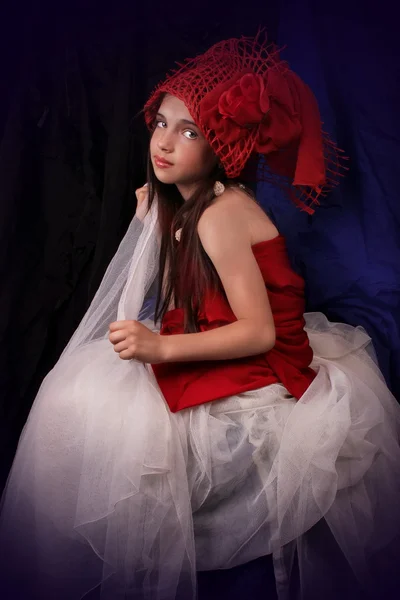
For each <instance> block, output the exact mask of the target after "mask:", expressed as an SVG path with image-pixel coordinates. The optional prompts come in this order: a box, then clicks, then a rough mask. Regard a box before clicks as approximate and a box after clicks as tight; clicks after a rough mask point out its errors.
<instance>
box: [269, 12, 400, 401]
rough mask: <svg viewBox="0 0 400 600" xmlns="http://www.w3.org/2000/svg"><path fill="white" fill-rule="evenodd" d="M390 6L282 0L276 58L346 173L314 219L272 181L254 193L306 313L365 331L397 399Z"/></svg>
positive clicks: (398, 274)
mask: <svg viewBox="0 0 400 600" xmlns="http://www.w3.org/2000/svg"><path fill="white" fill-rule="evenodd" d="M386 8H388V7H385V6H384V3H380V4H379V7H377V4H376V3H375V4H374V5H372V3H371V5H370V4H369V3H368V2H367V3H362V4H360V5H359V7H357V6H356V3H355V2H352V1H351V0H350V2H346V3H345V2H343V1H342V0H339V2H336V3H335V5H334V6H327V3H325V2H322V3H321V2H320V1H319V0H303V1H302V2H296V0H282V2H281V11H280V20H279V35H278V43H279V45H280V46H281V47H282V46H287V48H285V49H284V51H283V52H282V56H283V57H284V58H286V59H287V60H288V61H289V63H290V65H291V67H292V68H293V70H294V71H296V72H297V73H298V74H299V75H300V76H301V77H302V78H303V79H304V80H305V81H306V82H307V83H308V84H309V85H310V86H311V88H312V89H313V90H314V93H315V95H316V96H317V99H318V101H319V104H320V107H321V114H322V119H323V121H324V123H325V129H326V130H327V131H329V132H330V133H332V136H333V138H334V139H335V140H336V141H337V142H338V145H339V146H340V147H341V148H343V149H344V150H345V151H346V154H347V155H348V156H349V158H350V161H349V167H350V170H349V172H348V175H347V177H346V178H345V179H344V180H343V181H342V183H341V186H340V188H339V189H337V190H335V192H333V193H332V194H331V195H330V197H329V198H328V199H327V200H326V201H325V202H324V204H323V205H322V206H321V207H319V208H318V209H317V211H316V213H315V215H313V216H312V217H310V216H308V215H307V214H306V213H301V212H299V211H298V209H296V208H294V207H292V206H291V204H290V202H289V201H287V200H285V199H283V198H282V197H280V195H279V194H278V193H277V192H275V191H274V190H272V189H271V188H270V187H269V186H268V185H265V184H262V185H260V186H259V190H258V196H259V198H260V200H261V202H262V204H263V205H264V206H265V207H266V208H267V209H268V210H269V211H270V213H271V215H272V216H273V218H274V220H275V221H276V223H277V226H278V228H279V229H280V230H281V232H282V233H283V234H284V235H285V236H286V238H287V241H288V246H289V252H290V254H291V257H292V260H293V262H294V265H295V267H297V268H298V269H299V270H300V271H301V273H302V274H303V275H304V276H305V279H306V283H307V310H309V311H312V310H321V311H322V312H324V313H325V314H326V315H327V316H328V318H329V319H330V320H337V321H342V322H346V323H350V324H352V325H363V326H364V327H365V329H366V330H367V331H368V333H369V335H370V336H371V337H372V339H373V342H374V346H375V350H376V352H377V355H378V360H379V362H380V367H381V369H382V371H383V373H384V375H385V377H386V380H387V383H388V385H389V387H390V388H391V389H392V391H393V392H394V393H395V395H396V396H397V398H398V399H399V400H400V203H399V192H398V189H399V185H398V175H399V172H400V148H399V145H400V119H399V117H398V107H399V106H400V93H399V91H400V84H399V82H400V78H399V65H400V61H399V52H398V42H397V41H396V37H397V36H395V35H394V23H395V21H394V18H393V15H392V14H391V12H390V10H385V9H386Z"/></svg>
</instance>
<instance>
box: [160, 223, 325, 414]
mask: <svg viewBox="0 0 400 600" xmlns="http://www.w3.org/2000/svg"><path fill="white" fill-rule="evenodd" d="M252 250H253V253H254V256H255V258H256V260H257V263H258V265H259V267H260V270H261V272H262V275H263V278H264V281H265V285H266V288H267V291H268V297H269V301H270V304H271V309H272V313H273V316H274V322H275V328H276V343H275V346H274V347H273V348H272V350H269V352H267V353H263V354H258V355H256V356H246V357H244V358H236V359H229V360H215V361H196V362H193V361H192V362H176V363H160V364H155V365H152V368H153V371H154V374H155V377H156V379H157V381H158V384H159V386H160V389H161V391H162V393H163V395H164V397H165V399H166V401H167V403H168V406H169V408H170V410H171V411H172V412H177V411H179V410H182V409H183V408H188V407H190V406H196V405H198V404H203V403H205V402H211V401H212V400H218V399H220V398H225V397H227V396H233V395H236V394H240V393H241V392H247V391H250V390H255V389H258V388H261V387H264V386H266V385H270V384H271V383H278V382H280V383H283V385H284V386H285V387H286V389H287V390H288V392H290V394H291V395H292V396H294V397H295V398H297V399H299V398H300V397H301V396H302V394H303V393H304V392H305V391H306V389H307V388H308V386H309V385H310V383H311V382H312V381H313V379H314V377H315V372H314V371H313V370H312V369H311V368H310V366H309V365H310V363H311V361H312V358H313V352H312V349H311V347H310V344H309V340H308V336H307V334H306V332H305V331H304V325H305V321H304V317H303V314H304V309H305V301H304V280H303V279H302V277H300V276H299V275H297V273H295V271H293V269H292V267H291V265H290V262H289V257H288V254H287V250H286V244H285V240H284V238H283V237H282V236H281V235H279V236H278V237H275V238H273V239H272V240H266V241H263V242H259V243H258V244H255V245H254V246H252ZM236 320H237V319H236V317H235V315H234V313H233V312H232V309H231V308H230V306H229V303H228V302H227V301H226V299H225V298H224V297H223V296H222V295H217V296H214V295H213V296H212V297H211V295H210V294H208V295H207V294H205V298H204V303H203V306H202V307H201V311H200V315H199V327H200V331H208V330H209V329H215V328H216V327H221V326H223V325H228V324H229V323H233V322H234V321H236ZM179 333H184V331H183V309H182V308H176V309H173V310H170V311H168V312H167V313H165V315H164V318H163V320H162V324H161V330H160V334H161V335H175V334H179Z"/></svg>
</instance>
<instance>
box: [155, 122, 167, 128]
mask: <svg viewBox="0 0 400 600" xmlns="http://www.w3.org/2000/svg"><path fill="white" fill-rule="evenodd" d="M164 125H165V126H167V124H166V123H165V122H164V121H156V123H155V127H162V128H164Z"/></svg>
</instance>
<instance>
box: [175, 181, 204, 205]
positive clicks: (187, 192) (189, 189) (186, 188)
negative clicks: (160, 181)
mask: <svg viewBox="0 0 400 600" xmlns="http://www.w3.org/2000/svg"><path fill="white" fill-rule="evenodd" d="M198 185H199V183H198V182H196V183H188V184H184V183H177V184H176V187H177V188H178V190H179V193H180V194H181V196H182V198H183V199H184V201H185V202H187V200H189V198H190V197H191V196H192V194H193V193H194V192H195V191H196V188H197V186H198Z"/></svg>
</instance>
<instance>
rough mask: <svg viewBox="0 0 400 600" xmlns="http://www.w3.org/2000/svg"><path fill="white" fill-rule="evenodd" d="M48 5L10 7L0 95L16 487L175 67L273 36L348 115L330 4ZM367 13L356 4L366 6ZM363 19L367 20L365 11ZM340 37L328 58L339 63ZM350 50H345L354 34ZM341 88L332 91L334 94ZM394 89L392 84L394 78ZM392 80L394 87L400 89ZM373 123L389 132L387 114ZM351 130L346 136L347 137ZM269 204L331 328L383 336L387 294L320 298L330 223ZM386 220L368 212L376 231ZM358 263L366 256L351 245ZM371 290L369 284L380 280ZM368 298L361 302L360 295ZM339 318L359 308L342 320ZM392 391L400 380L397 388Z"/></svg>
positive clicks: (7, 390)
mask: <svg viewBox="0 0 400 600" xmlns="http://www.w3.org/2000/svg"><path fill="white" fill-rule="evenodd" d="M47 4H48V6H46V8H43V7H40V8H39V7H37V6H36V5H32V7H29V6H23V7H20V6H18V5H15V4H14V5H10V6H9V7H6V9H5V8H3V13H5V17H4V18H3V19H1V20H0V28H1V30H0V33H1V35H0V44H1V46H0V48H1V57H0V61H1V65H2V80H3V82H4V83H5V84H6V85H5V86H4V87H5V92H4V93H3V94H2V95H0V141H1V144H0V206H1V215H0V240H1V252H0V270H1V279H0V281H1V296H0V302H1V303H0V332H1V341H2V344H1V350H0V351H1V355H0V364H1V366H2V370H1V380H0V393H1V401H0V418H1V436H0V440H1V456H2V462H1V475H2V479H3V481H4V480H5V477H6V475H7V472H8V469H9V467H10V465H11V460H12V457H13V453H14V450H15V447H16V444H17V441H18V436H19V433H20V431H21V429H22V427H23V425H24V422H25V420H26V417H27V415H28V413H29V409H30V406H31V404H32V401H33V399H34V397H35V394H36V392H37V389H38V387H39V385H40V383H41V381H42V379H43V377H44V376H45V374H46V373H47V372H48V370H49V369H50V368H51V367H52V366H53V364H54V363H55V362H56V360H57V359H58V356H59V355H60V353H61V351H62V349H63V347H64V346H65V344H66V342H67V341H68V339H69V337H70V336H71V334H72V333H73V331H74V329H75V327H76V326H77V324H78V322H79V321H80V319H81V317H82V315H83V313H84V312H85V309H86V308H87V306H88V305H89V303H90V301H91V298H92V297H93V295H94V293H95V291H96V288H97V286H98V284H99V282H100V280H101V278H102V275H103V273H104V271H105V269H106V267H107V264H108V262H109V260H110V258H111V256H112V255H113V253H114V251H115V249H116V247H117V245H118V243H119V240H120V239H121V238H122V236H123V234H124V232H125V230H126V227H127V225H128V223H129V221H130V219H131V217H132V215H133V213H134V210H135V206H136V199H135V195H134V190H135V189H136V188H137V187H139V186H140V185H142V184H143V182H144V177H145V153H146V148H147V132H146V131H145V128H144V124H143V120H142V118H141V116H140V115H138V112H139V111H140V109H141V107H142V105H143V103H144V101H145V100H146V98H147V96H148V94H149V92H150V91H151V89H152V88H153V86H154V85H155V84H156V83H157V81H158V80H159V79H160V78H162V77H163V76H164V74H165V72H166V70H167V69H169V68H170V67H171V66H172V65H173V63H174V61H176V60H178V61H179V60H182V59H184V58H185V57H188V56H193V55H195V54H197V53H199V52H202V51H204V50H205V49H206V48H208V47H209V46H210V45H211V44H213V43H215V42H216V41H218V40H220V39H223V38H225V37H231V36H237V35H241V34H244V35H254V33H255V32H256V30H257V28H258V27H259V26H260V25H263V26H265V27H267V29H268V31H269V34H270V38H271V39H272V40H278V41H279V42H280V43H288V44H290V45H291V47H290V48H289V49H288V54H287V55H286V56H287V58H289V59H290V60H292V59H293V61H294V62H293V67H294V68H296V67H298V69H299V73H300V75H302V76H303V77H304V78H305V79H306V80H307V81H309V83H310V84H311V85H313V86H314V84H315V83H317V84H318V85H317V86H316V88H317V89H316V92H317V96H318V99H319V100H320V101H321V99H322V100H324V99H325V100H326V103H325V107H326V106H334V107H335V110H337V107H338V106H339V105H338V104H337V102H336V103H335V101H334V97H335V98H336V99H337V95H335V85H334V80H333V79H332V80H331V81H330V80H329V77H330V73H332V69H331V68H330V64H331V63H330V61H332V60H333V59H334V58H333V57H334V53H333V50H332V48H333V46H334V44H335V42H334V39H333V38H334V35H335V32H334V31H331V30H329V14H330V10H331V8H330V6H329V4H328V5H325V4H324V3H320V2H318V3H313V2H311V0H310V1H307V0H300V1H299V2H297V3H296V11H294V12H293V15H292V13H291V11H292V8H293V3H292V2H284V1H283V0H275V1H274V2H270V3H265V2H263V3H260V2H259V1H258V0H257V1H256V0H250V1H247V2H245V3H240V4H235V3H224V4H226V5H225V6H222V4H221V5H216V3H213V2H203V3H201V4H200V3H196V4H195V5H193V7H191V5H190V3H188V2H186V3H181V4H180V3H179V2H176V3H165V2H164V3H161V2H160V3H154V2H153V3H140V4H139V3H134V8H131V9H130V10H129V11H128V10H125V11H123V10H117V8H116V6H111V7H109V10H108V12H107V13H105V12H103V13H102V14H99V13H96V12H94V11H93V9H92V8H91V9H89V8H85V7H86V5H83V6H82V5H80V6H79V7H78V8H76V9H73V8H72V7H71V8H70V10H69V11H68V10H65V9H64V12H63V9H62V8H61V7H60V6H59V5H57V4H55V5H54V6H53V5H51V4H50V3H47ZM127 4H128V3H127ZM132 4H133V3H132ZM316 4H318V7H319V8H318V19H317V21H318V23H323V24H324V27H326V30H325V32H324V31H321V30H319V31H317V30H314V29H313V25H312V23H310V14H311V15H312V14H314V13H315V11H314V13H313V10H312V7H313V6H314V5H315V6H316ZM350 4H351V0H350ZM350 4H349V3H346V5H348V6H350ZM353 4H354V6H355V4H356V3H355V0H354V2H353ZM357 4H358V3H357ZM303 5H304V10H303V8H302V7H303ZM346 5H345V3H342V7H341V10H342V11H343V13H342V15H341V22H345V21H346V10H347V8H346ZM310 7H311V9H310ZM359 10H360V11H362V10H363V7H362V5H360V8H359ZM324 11H325V12H324ZM336 13H337V11H336ZM350 13H351V15H352V17H351V18H352V19H354V18H355V16H356V14H357V11H356V10H355V9H352V10H351V11H350ZM321 14H323V18H322V17H321ZM299 15H300V16H301V15H302V16H303V20H302V19H301V18H299ZM376 18H377V20H380V22H382V27H385V23H388V21H389V20H390V18H391V17H390V15H388V13H386V12H379V11H378V12H377V17H376ZM290 23H291V25H290ZM279 24H281V27H280V30H279V27H278V26H279ZM278 30H279V31H280V35H279V36H278ZM296 31H297V33H299V31H300V34H301V31H304V32H306V34H307V36H308V38H307V40H308V43H307V44H305V43H304V40H303V39H302V37H301V35H295V34H294V32H296ZM347 31H348V30H347ZM328 34H329V36H330V37H329V36H328V38H329V40H331V42H330V50H329V52H328V51H327V50H326V48H327V43H328V42H327V39H328V38H326V36H327V35H328ZM355 35H357V34H355ZM322 40H325V45H324V55H323V56H322V55H321V62H320V63H319V65H320V66H321V65H322V66H321V68H322V72H321V73H320V74H319V77H320V79H319V80H318V81H317V82H315V81H313V77H312V76H311V75H310V73H309V72H308V71H309V68H307V65H308V67H309V65H310V64H311V63H310V60H309V59H310V57H311V56H312V57H314V58H315V55H316V54H317V55H318V53H320V52H321V48H322V46H323V44H322ZM337 43H338V46H339V45H340V37H338V39H337ZM310 48H311V50H310ZM371 48H373V40H371ZM310 52H311V54H307V53H310ZM380 52H381V53H382V48H381V49H380ZM347 60H348V62H349V63H351V62H352V63H353V66H352V68H353V70H354V72H357V71H359V70H360V66H361V65H363V63H364V60H365V57H364V56H363V54H362V53H359V54H357V55H354V56H348V57H347ZM368 60H370V58H368ZM387 60H388V62H387V63H386V65H384V66H385V69H387V70H388V69H389V66H388V65H389V63H391V61H392V62H393V61H394V57H393V55H392V54H391V55H390V56H389V55H388V56H387ZM334 72H335V78H336V79H337V80H338V81H340V73H339V72H338V71H337V69H336V70H335V71H334ZM314 74H315V73H314ZM348 80H350V78H349V77H348V76H347V81H348ZM327 81H328V82H329V85H324V82H327ZM343 81H344V79H343ZM388 81H389V77H387V78H386V79H385V82H388ZM393 81H394V83H393V87H394V86H395V85H396V84H395V76H394V80H393ZM397 85H398V80H397ZM341 94H342V95H343V90H342V89H341ZM354 97H355V98H356V95H354ZM371 106H372V104H371ZM323 108H324V103H323ZM376 108H377V110H378V108H379V107H376ZM356 111H357V105H356V103H355V104H354V106H353V107H351V109H349V110H347V111H346V113H345V118H346V119H351V118H352V115H354V114H356ZM327 113H328V114H327ZM323 117H324V118H325V119H326V120H328V125H329V126H330V125H334V124H335V122H336V121H340V119H341V116H340V114H338V113H335V112H333V113H329V111H325V112H324V114H323ZM386 117H388V115H386ZM374 118H375V120H376V121H375V122H376V123H379V119H380V117H379V110H378V112H375V113H374ZM397 123H398V121H397ZM331 129H332V128H331ZM383 129H385V128H383ZM337 131H339V132H340V131H343V129H341V128H340V127H339V128H337V130H336V133H337ZM346 131H347V136H344V135H341V140H339V141H342V142H343V143H344V142H346V144H345V145H346V150H347V152H348V153H349V152H350V153H351V152H352V151H353V148H354V144H353V143H352V142H353V141H354V140H356V139H357V136H356V132H354V130H352V129H351V128H349V127H347V129H346ZM385 131H386V129H385ZM333 133H335V131H333ZM368 139H370V141H371V138H368ZM386 139H387V142H388V145H386V146H381V149H380V150H379V151H377V149H376V147H374V148H372V147H371V145H375V142H374V141H373V140H372V141H371V145H370V146H369V147H368V152H366V153H365V154H366V155H368V156H369V157H372V158H371V160H370V162H369V165H366V166H362V167H361V171H362V172H364V169H366V168H370V169H371V171H370V172H371V173H375V175H376V177H375V179H376V180H379V176H382V177H385V175H384V174H385V173H386V174H387V162H386V161H385V153H387V152H389V148H393V144H395V143H397V144H398V140H397V139H396V135H395V129H393V138H392V140H391V143H389V142H390V132H387V136H386ZM347 142H348V143H347ZM373 150H375V154H374V153H373ZM353 159H354V152H353ZM356 159H357V156H356ZM364 164H365V163H364ZM391 164H392V163H391ZM384 165H386V166H385V168H383V166H384ZM396 174H397V173H396ZM395 179H396V178H395V176H394V172H391V179H390V181H391V185H392V188H391V189H390V190H384V195H385V197H390V198H392V196H391V194H393V193H395V190H394V187H393V184H394V180H395ZM351 181H352V182H353V183H351V184H349V187H348V188H347V189H348V190H349V191H351V192H352V193H354V194H356V196H357V199H358V202H357V205H358V206H361V205H363V203H365V202H366V203H367V205H369V206H371V207H372V206H373V203H372V196H370V197H368V196H366V195H365V188H364V187H363V186H357V185H356V183H357V181H359V179H357V178H356V179H353V180H351ZM382 189H384V186H383V185H382V186H381V190H382ZM262 193H263V194H264V192H262ZM337 198H338V197H337ZM361 199H362V202H361ZM262 200H263V202H265V205H266V207H267V208H269V209H270V210H271V212H272V213H273V214H274V216H275V218H276V219H277V221H278V224H279V227H280V228H281V230H282V232H283V233H285V235H287V237H288V240H289V245H290V249H291V251H292V255H293V257H294V258H295V259H296V258H297V259H298V264H299V267H300V268H301V269H302V270H303V274H305V275H306V277H307V279H308V282H309V289H310V290H314V291H316V296H315V299H314V300H313V299H311V298H310V299H309V306H310V307H311V308H313V307H318V308H321V307H323V309H324V310H325V311H326V312H328V313H329V311H330V312H331V315H335V314H338V315H339V316H340V317H342V318H343V320H347V321H348V322H351V323H352V324H355V323H356V322H357V318H358V315H359V312H357V311H358V309H357V307H358V306H359V304H360V303H361V304H362V306H363V310H362V314H363V319H364V320H363V324H366V325H367V326H368V322H369V323H370V324H371V323H372V321H371V320H370V321H368V318H367V317H366V315H367V316H368V313H367V310H366V307H367V303H368V302H374V301H375V299H374V297H373V294H372V293H369V294H367V295H366V296H365V297H362V294H361V292H360V288H358V289H357V288H351V290H350V292H351V298H350V300H349V301H347V300H346V298H347V294H348V293H349V287H348V286H347V287H346V285H345V282H344V281H343V280H342V279H341V277H340V276H338V277H336V278H335V279H334V280H332V278H330V279H329V281H328V280H327V282H326V286H328V284H329V285H330V286H331V287H330V288H329V289H328V287H326V286H325V284H324V289H322V288H321V286H320V287H318V281H319V279H318V277H319V276H318V273H319V271H318V269H321V268H323V269H324V268H325V267H321V264H318V252H319V250H320V248H323V247H324V244H325V242H326V239H327V237H326V236H325V234H324V225H323V224H324V223H325V224H327V223H328V221H329V219H325V220H324V219H323V218H322V217H321V218H320V219H319V220H318V218H316V219H314V220H310V219H309V218H308V217H306V216H305V215H298V213H294V212H293V211H291V210H290V209H289V210H285V209H283V208H280V205H276V206H275V205H274V204H273V202H274V200H275V198H274V197H273V196H272V195H271V196H268V197H266V196H265V195H263V196H262ZM342 205H343V217H342V218H343V220H344V221H346V214H347V213H346V211H347V207H349V202H348V201H345V202H343V203H342ZM335 206H336V205H333V207H332V210H333V211H335ZM354 206H355V205H354V204H353V205H352V207H350V208H349V211H350V213H351V220H352V221H351V222H352V223H354V222H355V216H354V215H355V210H354ZM367 207H368V206H367ZM374 210H375V208H374V209H371V211H369V217H368V218H369V219H371V222H372V219H373V212H374ZM379 210H380V211H383V212H384V213H385V215H386V218H387V222H389V220H390V219H392V222H391V229H392V226H394V225H395V224H396V219H398V211H397V209H396V210H395V207H394V205H393V202H390V203H381V204H380V206H379ZM367 212H368V211H367ZM328 213H329V209H328V208H327V209H325V212H324V215H325V216H329V215H328ZM350 213H349V214H350ZM365 214H366V213H365V212H362V211H360V212H358V213H357V215H358V216H356V220H357V219H360V220H361V221H362V220H363V219H365V218H366V217H365V216H364V215H365ZM391 215H392V216H391ZM362 222H365V221H362ZM321 223H322V226H321V227H320V228H319V225H320V224H321ZM397 224H398V220H397ZM294 227H299V234H298V235H290V233H291V231H293V228H294ZM318 228H319V229H318ZM311 230H312V231H313V232H315V230H317V233H318V231H319V235H318V236H314V237H313V238H312V239H313V240H314V241H313V242H312V244H313V245H310V244H311V242H310V241H309V240H310V239H311V238H309V237H308V235H305V234H308V233H309V232H310V231H311ZM367 230H368V231H371V229H370V228H369V229H368V228H364V229H363V230H362V231H365V232H366V231H367ZM302 232H303V233H304V232H305V233H304V235H301V233H302ZM313 235H314V234H313ZM361 235H362V234H361ZM381 239H384V238H381ZM319 245H320V246H319ZM366 245H367V246H368V243H367V244H366ZM335 247H336V246H335ZM338 247H340V244H339V245H338ZM349 248H350V249H349ZM328 250H329V249H328ZM328 250H326V252H328ZM346 251H348V252H351V246H348V248H347V250H346ZM310 258H312V261H311V262H310V263H309V264H308V266H307V265H305V264H304V261H306V260H307V259H310ZM391 264H392V263H391ZM353 266H354V265H353ZM364 266H365V265H363V267H364ZM385 272H386V273H387V272H388V271H385ZM363 277H364V278H366V277H367V269H365V270H364V271H363ZM378 279H379V277H378ZM397 284H398V282H397ZM367 288H368V286H366V288H365V289H367ZM392 289H393V290H395V291H396V290H398V285H397V287H396V285H394V284H393V287H392ZM324 290H325V292H326V293H325V294H324ZM354 290H355V291H354ZM354 293H356V294H359V296H358V297H357V298H354ZM325 299H326V302H325V304H324V300H325ZM338 305H340V306H341V307H344V306H346V307H350V308H348V309H346V311H343V310H341V311H337V310H335V309H336V306H338ZM392 305H393V306H394V304H393V303H392ZM380 307H381V308H382V310H383V311H386V315H387V319H386V322H391V319H392V314H389V312H387V309H388V307H389V303H388V302H386V304H385V303H381V304H380ZM396 322H397V321H396ZM374 332H376V340H377V341H378V343H380V348H379V349H380V356H381V360H382V366H383V368H384V371H385V372H386V374H388V373H389V378H390V373H391V375H393V366H392V367H391V369H388V368H387V367H388V362H387V361H389V360H392V361H393V357H394V356H395V352H396V349H395V347H394V345H393V344H392V346H393V347H392V348H391V350H390V352H391V357H392V358H391V357H388V358H387V361H386V362H385V356H384V352H385V343H386V342H385V339H384V338H382V336H380V335H379V334H380V332H379V326H378V324H377V323H376V322H374V323H373V326H371V328H370V333H371V334H372V335H373V334H374ZM393 333H394V332H392V334H393ZM392 339H398V337H397V338H395V337H392ZM374 341H375V340H374ZM397 351H398V349H397ZM391 380H392V382H393V381H394V380H393V377H392V379H391ZM272 577H273V576H272V573H271V570H270V564H269V563H268V561H267V560H265V561H264V560H263V559H259V560H258V561H254V562H253V563H251V564H249V565H243V566H242V567H238V568H237V569H232V570H230V571H226V572H217V573H208V574H201V575H200V576H199V589H200V595H201V597H202V598H214V597H215V598H216V597H218V598H222V597H229V598H230V599H231V600H232V599H233V600H235V599H236V598H237V599H239V598H243V596H244V595H246V594H247V595H250V596H251V597H253V598H255V599H256V598H258V597H259V598H265V597H268V598H273V597H274V591H273V585H272V587H271V582H272ZM267 588H268V592H267V595H266V589H267ZM93 598H94V596H93Z"/></svg>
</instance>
